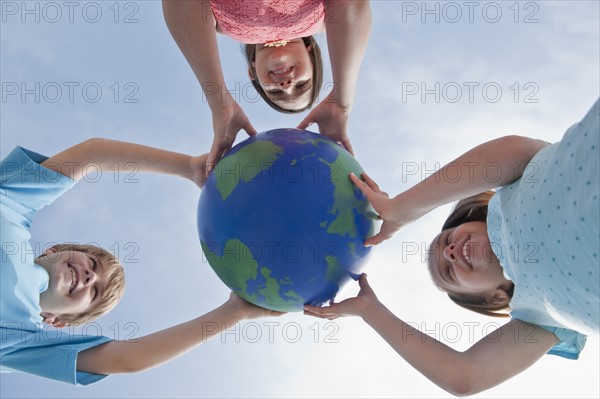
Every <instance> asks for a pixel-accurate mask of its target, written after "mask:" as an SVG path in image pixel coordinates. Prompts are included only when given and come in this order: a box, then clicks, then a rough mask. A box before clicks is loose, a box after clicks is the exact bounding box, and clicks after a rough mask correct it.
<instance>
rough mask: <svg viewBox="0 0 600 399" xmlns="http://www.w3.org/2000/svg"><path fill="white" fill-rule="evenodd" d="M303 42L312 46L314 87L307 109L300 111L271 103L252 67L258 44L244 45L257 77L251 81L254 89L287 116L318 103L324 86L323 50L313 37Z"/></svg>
mask: <svg viewBox="0 0 600 399" xmlns="http://www.w3.org/2000/svg"><path fill="white" fill-rule="evenodd" d="M302 40H303V41H304V45H305V46H306V47H308V46H312V47H311V51H310V59H311V61H312V66H313V76H312V79H313V87H312V96H311V99H310V102H309V103H308V105H307V106H306V107H303V108H298V109H285V108H282V107H280V106H279V105H277V104H275V103H274V102H273V101H271V99H270V98H269V96H267V93H265V91H264V90H263V88H262V87H261V85H260V83H259V81H258V75H257V74H256V69H255V68H254V66H252V63H253V62H254V60H255V58H256V44H244V55H245V56H246V62H247V63H248V68H249V69H250V74H251V75H252V76H254V77H255V79H252V80H251V82H252V86H254V88H255V89H256V91H257V92H258V94H259V95H260V96H261V97H262V98H263V100H265V102H266V103H267V104H269V106H270V107H271V108H273V109H274V110H276V111H279V112H283V113H287V114H295V113H299V112H302V111H305V110H306V109H308V108H310V107H312V105H313V104H314V102H315V101H317V99H318V98H319V93H320V92H321V86H322V85H323V58H322V57H321V49H320V48H319V44H318V43H317V41H316V40H315V39H314V38H313V37H312V36H308V37H303V38H302Z"/></svg>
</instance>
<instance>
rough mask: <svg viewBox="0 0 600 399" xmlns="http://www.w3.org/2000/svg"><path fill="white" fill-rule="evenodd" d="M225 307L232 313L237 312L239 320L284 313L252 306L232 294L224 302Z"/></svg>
mask: <svg viewBox="0 0 600 399" xmlns="http://www.w3.org/2000/svg"><path fill="white" fill-rule="evenodd" d="M225 306H230V307H231V309H232V311H233V312H238V314H239V315H240V320H247V319H258V318H260V317H271V316H281V315H282V314H285V313H284V312H277V311H275V310H269V309H265V308H261V307H259V306H256V305H253V304H251V303H250V302H248V301H245V300H243V299H242V298H240V297H239V296H238V295H237V294H235V293H234V292H232V293H231V294H229V299H228V300H227V302H225Z"/></svg>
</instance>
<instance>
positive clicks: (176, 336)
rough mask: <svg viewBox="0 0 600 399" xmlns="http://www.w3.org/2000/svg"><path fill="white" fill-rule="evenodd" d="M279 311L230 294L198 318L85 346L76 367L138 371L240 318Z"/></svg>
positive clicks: (103, 371) (107, 371) (110, 371)
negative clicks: (127, 339)
mask: <svg viewBox="0 0 600 399" xmlns="http://www.w3.org/2000/svg"><path fill="white" fill-rule="evenodd" d="M279 314H281V313H278V312H273V311H268V310H266V309H262V308H259V307H257V306H254V305H251V304H249V303H248V302H246V301H244V300H242V299H240V298H239V297H238V296H237V295H235V294H231V296H230V298H229V300H228V301H227V302H225V303H224V304H223V305H221V306H219V307H218V308H216V309H214V310H213V311H211V312H209V313H207V314H205V315H203V316H200V317H198V318H197V319H194V320H191V321H188V322H186V323H182V324H179V325H177V326H174V327H171V328H167V329H165V330H162V331H159V332H156V333H153V334H150V335H146V336H144V337H141V338H139V339H137V340H129V341H112V342H108V343H106V344H102V345H99V346H96V347H94V348H91V349H86V350H84V351H82V352H80V353H79V355H78V357H77V370H78V371H84V372H88V373H94V374H116V373H135V372H140V371H143V370H146V369H149V368H152V367H155V366H158V365H160V364H163V363H165V362H168V361H170V360H173V359H175V358H177V357H179V356H181V355H182V354H184V353H185V352H187V351H189V350H190V349H193V348H194V347H196V346H198V345H200V344H202V343H204V342H206V341H207V340H209V339H210V338H212V337H214V336H215V335H217V334H219V333H221V331H223V330H225V329H228V328H230V327H231V326H233V325H235V324H236V323H238V322H239V321H241V320H244V319H251V318H257V317H262V316H273V315H279Z"/></svg>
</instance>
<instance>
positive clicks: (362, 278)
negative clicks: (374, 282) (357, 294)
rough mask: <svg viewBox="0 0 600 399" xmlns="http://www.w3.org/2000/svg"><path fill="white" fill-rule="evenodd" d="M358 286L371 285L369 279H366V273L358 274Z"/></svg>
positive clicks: (368, 286)
mask: <svg viewBox="0 0 600 399" xmlns="http://www.w3.org/2000/svg"><path fill="white" fill-rule="evenodd" d="M358 286H359V287H360V288H361V289H362V288H371V286H370V285H369V281H367V273H363V274H361V275H360V278H359V279H358Z"/></svg>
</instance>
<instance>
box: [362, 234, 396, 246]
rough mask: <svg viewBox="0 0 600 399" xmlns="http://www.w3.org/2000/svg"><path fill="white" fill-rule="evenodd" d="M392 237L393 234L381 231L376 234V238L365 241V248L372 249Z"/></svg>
mask: <svg viewBox="0 0 600 399" xmlns="http://www.w3.org/2000/svg"><path fill="white" fill-rule="evenodd" d="M391 236H392V235H391V234H388V233H385V232H383V231H380V232H379V233H377V234H375V235H374V236H372V237H369V238H367V239H366V240H365V244H364V245H365V247H372V246H373V245H378V244H381V243H382V242H384V241H385V240H387V239H389V238H390V237H391Z"/></svg>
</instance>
